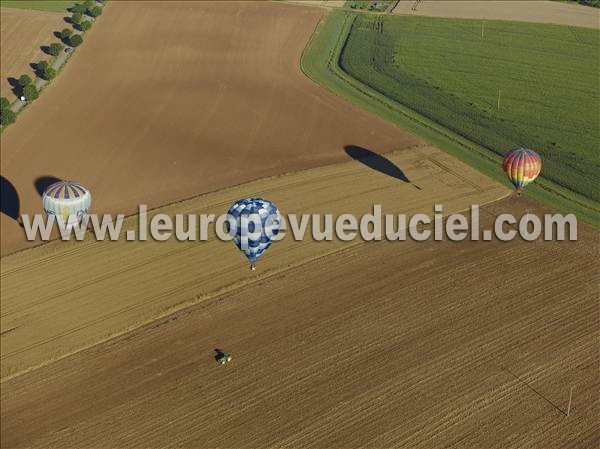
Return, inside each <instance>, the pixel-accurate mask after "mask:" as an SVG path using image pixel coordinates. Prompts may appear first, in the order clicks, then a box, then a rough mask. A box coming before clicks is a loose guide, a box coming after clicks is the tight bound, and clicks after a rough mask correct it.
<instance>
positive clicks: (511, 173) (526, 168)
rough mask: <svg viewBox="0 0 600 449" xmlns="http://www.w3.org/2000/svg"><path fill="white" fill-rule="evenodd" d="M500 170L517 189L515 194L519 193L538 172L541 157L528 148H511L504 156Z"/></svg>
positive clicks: (540, 167)
mask: <svg viewBox="0 0 600 449" xmlns="http://www.w3.org/2000/svg"><path fill="white" fill-rule="evenodd" d="M502 170H504V172H505V173H506V175H507V176H508V179H510V182H512V183H513V185H514V186H515V188H516V189H517V194H519V195H520V194H521V192H522V191H523V188H524V187H525V186H526V185H527V184H529V183H530V182H533V180H534V179H535V178H537V176H538V175H539V174H540V171H541V170H542V158H541V157H540V155H539V154H537V153H536V152H535V151H533V150H530V149H528V148H524V147H518V148H513V149H512V150H510V151H509V152H508V153H506V155H505V156H504V160H503V161H502Z"/></svg>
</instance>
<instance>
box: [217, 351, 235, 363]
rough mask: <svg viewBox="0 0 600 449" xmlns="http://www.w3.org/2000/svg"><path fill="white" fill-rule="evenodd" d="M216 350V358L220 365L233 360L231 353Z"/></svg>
mask: <svg viewBox="0 0 600 449" xmlns="http://www.w3.org/2000/svg"><path fill="white" fill-rule="evenodd" d="M215 351H216V352H217V354H216V355H215V360H216V361H217V363H218V364H219V365H225V364H226V363H227V362H231V354H229V353H228V352H224V351H221V350H220V349H215Z"/></svg>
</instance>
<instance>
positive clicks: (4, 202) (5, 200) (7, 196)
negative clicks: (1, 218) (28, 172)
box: [0, 176, 21, 222]
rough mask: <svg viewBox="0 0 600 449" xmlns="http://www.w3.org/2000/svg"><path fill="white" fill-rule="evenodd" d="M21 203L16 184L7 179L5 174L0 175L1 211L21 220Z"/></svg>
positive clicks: (16, 219)
mask: <svg viewBox="0 0 600 449" xmlns="http://www.w3.org/2000/svg"><path fill="white" fill-rule="evenodd" d="M20 208H21V203H20V201H19V194H18V193H17V189H15V186H14V185H13V184H12V182H10V181H9V180H8V179H6V178H5V177H4V176H0V209H1V212H2V213H3V214H4V215H6V216H8V217H10V218H12V219H13V220H15V221H17V222H20V220H19V211H20Z"/></svg>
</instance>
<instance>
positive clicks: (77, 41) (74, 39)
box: [71, 34, 83, 47]
mask: <svg viewBox="0 0 600 449" xmlns="http://www.w3.org/2000/svg"><path fill="white" fill-rule="evenodd" d="M82 43H83V38H82V37H81V35H80V34H74V35H73V36H71V46H72V47H78V46H79V45H81V44H82Z"/></svg>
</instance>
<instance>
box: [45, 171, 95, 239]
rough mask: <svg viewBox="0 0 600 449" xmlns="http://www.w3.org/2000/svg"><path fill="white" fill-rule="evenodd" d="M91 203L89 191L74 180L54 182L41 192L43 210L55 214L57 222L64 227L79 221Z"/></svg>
mask: <svg viewBox="0 0 600 449" xmlns="http://www.w3.org/2000/svg"><path fill="white" fill-rule="evenodd" d="M91 205H92V195H91V193H90V191H89V190H88V189H86V188H85V187H83V186H82V185H81V184H79V183H77V182H75V181H58V182H55V183H54V184H52V185H50V186H49V187H48V188H47V189H46V190H45V191H44V193H43V194H42V207H43V208H44V212H46V213H47V214H48V215H55V216H56V218H57V220H58V222H59V224H62V225H63V226H64V227H66V228H70V227H72V226H73V225H74V224H75V223H79V222H81V220H82V219H83V216H84V215H85V214H87V213H88V211H89V210H90V206H91ZM61 221H62V223H61Z"/></svg>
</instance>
